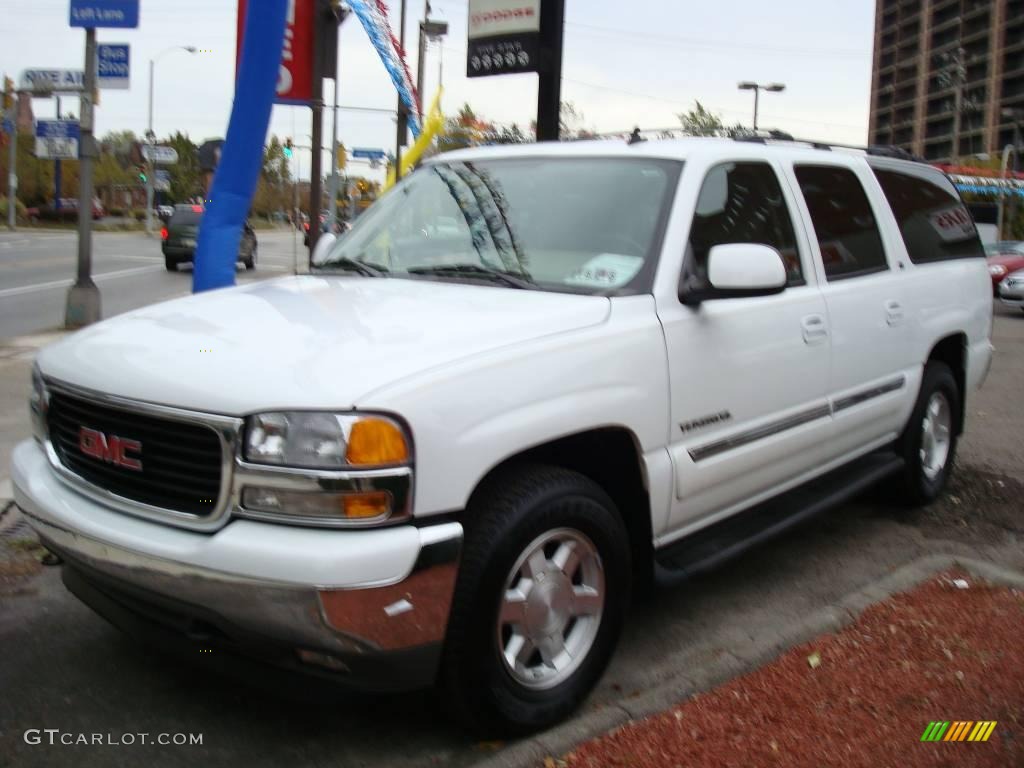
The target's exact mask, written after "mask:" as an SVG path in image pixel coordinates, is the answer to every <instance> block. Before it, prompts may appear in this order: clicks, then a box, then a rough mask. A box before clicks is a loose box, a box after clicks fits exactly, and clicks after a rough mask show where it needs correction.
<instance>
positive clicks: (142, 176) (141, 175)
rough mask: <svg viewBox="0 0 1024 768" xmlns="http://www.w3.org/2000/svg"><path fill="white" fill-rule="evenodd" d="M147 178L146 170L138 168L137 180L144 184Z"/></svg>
mask: <svg viewBox="0 0 1024 768" xmlns="http://www.w3.org/2000/svg"><path fill="white" fill-rule="evenodd" d="M147 179H148V177H147V176H146V172H145V171H144V170H142V169H141V168H140V169H139V181H140V182H142V183H143V184H145V183H146V180H147Z"/></svg>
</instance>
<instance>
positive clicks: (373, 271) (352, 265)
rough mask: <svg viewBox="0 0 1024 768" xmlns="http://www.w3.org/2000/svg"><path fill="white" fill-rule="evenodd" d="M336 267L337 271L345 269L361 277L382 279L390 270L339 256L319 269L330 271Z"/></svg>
mask: <svg viewBox="0 0 1024 768" xmlns="http://www.w3.org/2000/svg"><path fill="white" fill-rule="evenodd" d="M331 267H336V268H338V269H347V270H349V271H350V272H356V273H358V274H360V275H362V276H363V277H384V276H385V275H387V274H388V272H389V271H390V270H388V268H387V267H384V266H377V265H375V264H368V263H367V262H365V261H359V259H353V258H350V257H348V256H341V257H340V258H337V259H331V260H330V261H328V262H326V263H324V264H322V265H321V268H324V269H330V268H331Z"/></svg>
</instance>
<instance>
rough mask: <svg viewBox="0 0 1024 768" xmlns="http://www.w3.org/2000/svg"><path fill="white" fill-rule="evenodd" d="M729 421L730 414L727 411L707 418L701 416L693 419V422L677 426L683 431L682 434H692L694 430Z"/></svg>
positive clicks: (685, 422)
mask: <svg viewBox="0 0 1024 768" xmlns="http://www.w3.org/2000/svg"><path fill="white" fill-rule="evenodd" d="M730 419H732V414H731V413H729V412H728V411H719V412H718V413H712V414H710V415H708V416H701V417H700V418H699V419H694V420H693V421H684V422H683V423H682V424H680V425H679V428H680V429H681V430H683V432H692V431H693V430H695V429H702V428H703V427H710V426H711V425H712V424H718V423H719V422H722V421H729V420H730Z"/></svg>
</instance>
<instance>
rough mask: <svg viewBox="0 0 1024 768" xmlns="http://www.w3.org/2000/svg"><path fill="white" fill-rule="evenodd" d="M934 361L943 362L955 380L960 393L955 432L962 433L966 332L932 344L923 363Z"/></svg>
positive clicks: (965, 371)
mask: <svg viewBox="0 0 1024 768" xmlns="http://www.w3.org/2000/svg"><path fill="white" fill-rule="evenodd" d="M932 361H936V362H941V363H945V364H946V365H947V366H948V367H949V369H950V371H952V372H953V378H954V379H955V380H956V385H957V389H958V390H959V393H960V406H959V408H958V409H957V412H956V414H954V416H955V418H956V433H957V434H958V435H960V434H963V431H964V407H965V406H964V401H965V400H966V394H967V334H966V333H963V332H958V333H951V334H949V335H948V336H946V337H944V338H942V339H940V340H939V341H937V342H936V343H935V344H934V346H932V348H931V351H930V352H929V353H928V357H927V358H926V360H925V364H926V365H927V364H928V363H930V362H932Z"/></svg>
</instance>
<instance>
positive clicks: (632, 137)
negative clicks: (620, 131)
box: [626, 125, 647, 145]
mask: <svg viewBox="0 0 1024 768" xmlns="http://www.w3.org/2000/svg"><path fill="white" fill-rule="evenodd" d="M641 141H647V139H645V138H644V137H643V136H641V135H640V126H639V125H638V126H636V127H635V128H634V129H633V132H632V133H631V134H629V141H627V142H626V143H627V144H630V145H632V144H639V143H640V142H641Z"/></svg>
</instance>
